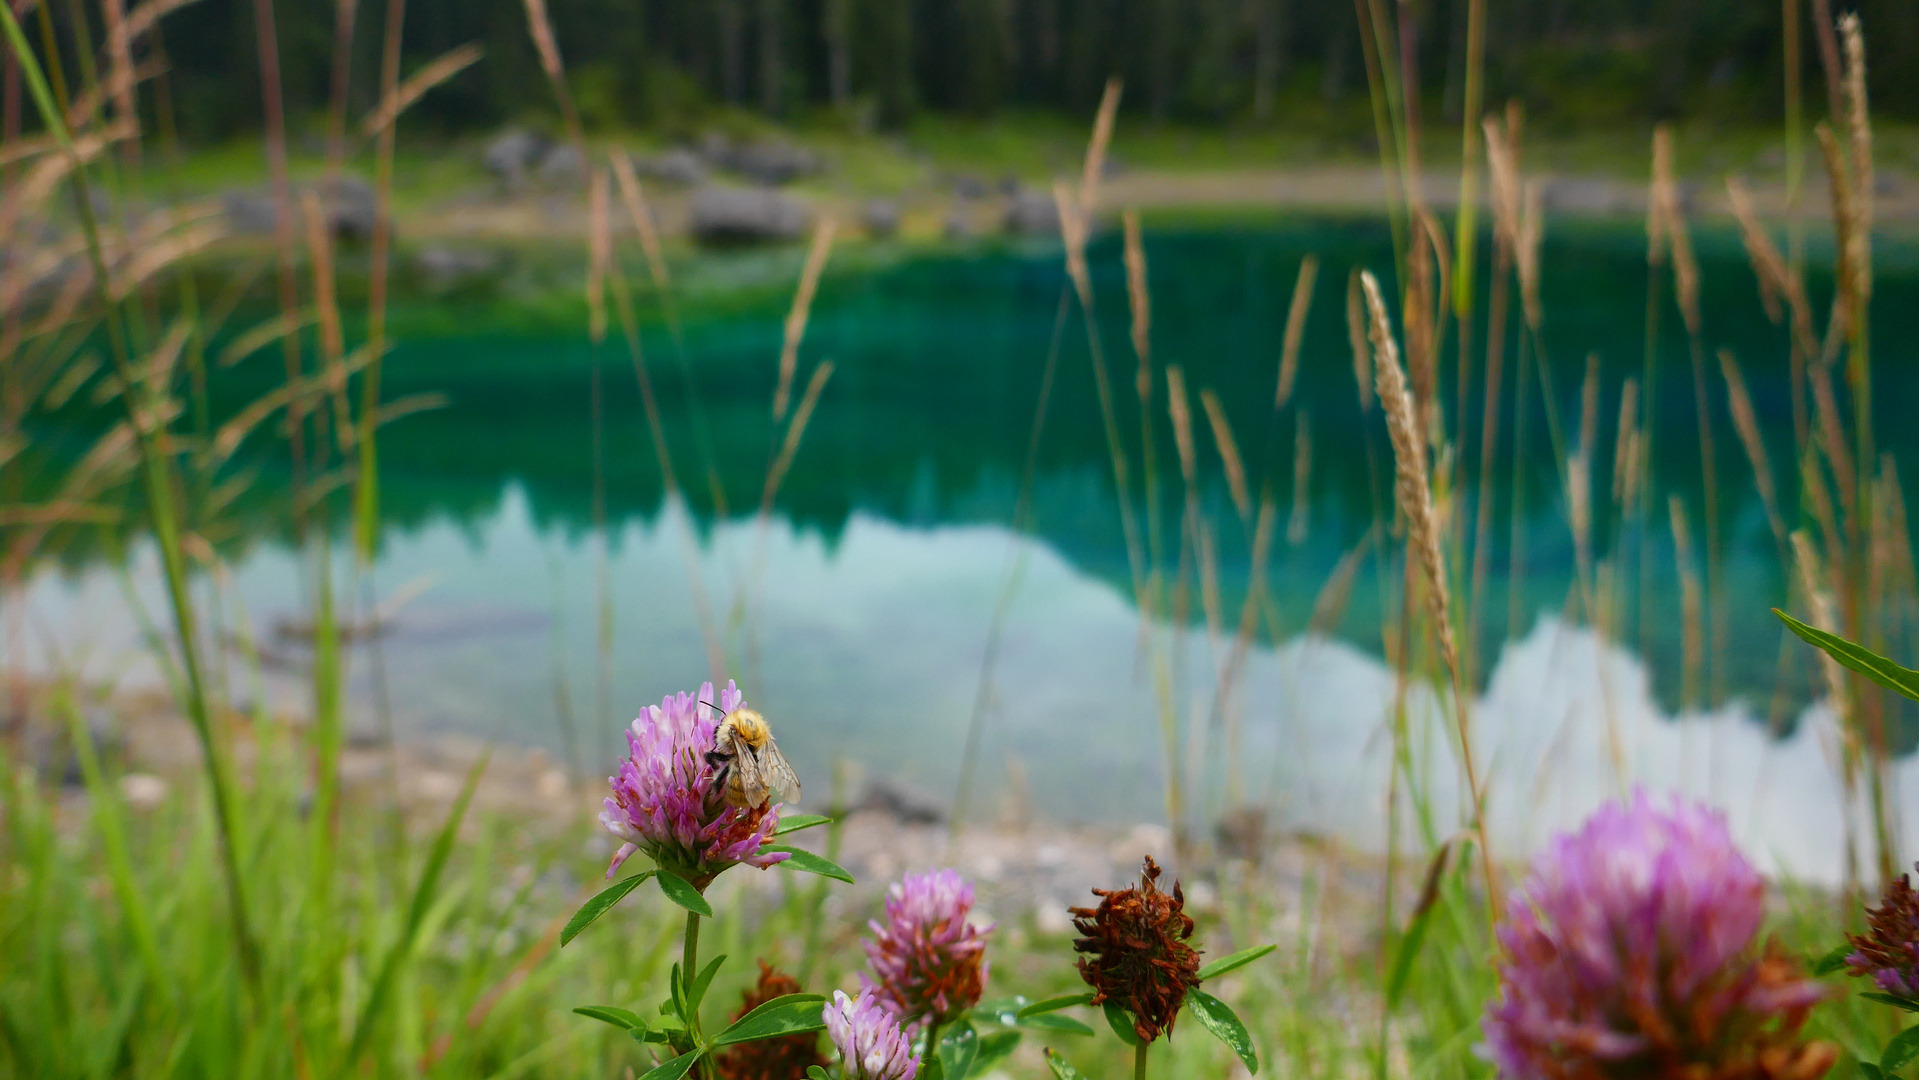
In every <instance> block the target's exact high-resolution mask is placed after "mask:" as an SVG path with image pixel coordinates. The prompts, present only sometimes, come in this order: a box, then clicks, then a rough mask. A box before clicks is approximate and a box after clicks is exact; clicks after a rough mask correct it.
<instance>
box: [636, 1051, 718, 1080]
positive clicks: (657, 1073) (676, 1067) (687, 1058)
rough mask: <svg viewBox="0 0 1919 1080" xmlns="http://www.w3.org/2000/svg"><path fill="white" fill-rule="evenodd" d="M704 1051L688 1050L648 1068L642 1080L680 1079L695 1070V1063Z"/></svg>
mask: <svg viewBox="0 0 1919 1080" xmlns="http://www.w3.org/2000/svg"><path fill="white" fill-rule="evenodd" d="M703 1052H704V1051H700V1050H688V1051H687V1052H686V1053H684V1054H681V1055H680V1056H679V1057H676V1058H674V1059H672V1060H671V1061H663V1062H661V1063H660V1064H658V1065H656V1066H654V1067H653V1068H651V1069H648V1070H647V1071H646V1073H645V1074H643V1075H642V1076H641V1077H640V1080H680V1077H682V1076H685V1075H686V1074H687V1073H689V1072H691V1071H692V1070H693V1063H694V1062H696V1061H698V1060H699V1059H700V1054H702V1053H703Z"/></svg>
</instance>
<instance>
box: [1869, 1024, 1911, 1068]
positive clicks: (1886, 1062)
mask: <svg viewBox="0 0 1919 1080" xmlns="http://www.w3.org/2000/svg"><path fill="white" fill-rule="evenodd" d="M1914 1057H1919V1027H1909V1028H1907V1029H1906V1030H1904V1031H1902V1032H1900V1033H1899V1034H1897V1035H1894V1036H1893V1037H1892V1041H1891V1042H1889V1043H1887V1044H1886V1049H1885V1052H1884V1053H1882V1054H1880V1055H1879V1068H1881V1069H1882V1070H1884V1071H1885V1073H1886V1075H1888V1076H1891V1075H1893V1074H1894V1073H1897V1072H1898V1071H1899V1070H1900V1069H1901V1068H1904V1067H1905V1064H1906V1062H1908V1061H1911V1060H1912V1059H1913V1058H1914Z"/></svg>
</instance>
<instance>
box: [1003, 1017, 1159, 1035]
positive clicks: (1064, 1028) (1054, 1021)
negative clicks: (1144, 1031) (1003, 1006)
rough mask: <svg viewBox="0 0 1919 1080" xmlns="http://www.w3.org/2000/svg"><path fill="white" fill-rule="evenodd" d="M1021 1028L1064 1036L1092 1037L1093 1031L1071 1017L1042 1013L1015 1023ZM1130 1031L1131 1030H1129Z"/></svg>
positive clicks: (1022, 1018)
mask: <svg viewBox="0 0 1919 1080" xmlns="http://www.w3.org/2000/svg"><path fill="white" fill-rule="evenodd" d="M1015 1023H1017V1024H1018V1025H1019V1026H1020V1027H1023V1028H1032V1029H1033V1030H1034V1031H1057V1032H1059V1033H1060V1034H1062V1035H1091V1034H1092V1033H1093V1029H1092V1028H1090V1027H1087V1026H1086V1025H1085V1024H1082V1023H1080V1022H1079V1021H1078V1020H1075V1019H1073V1018H1072V1017H1070V1016H1058V1015H1055V1014H1053V1013H1041V1014H1040V1015H1038V1016H1026V1017H1021V1018H1020V1019H1019V1020H1017V1021H1015ZM1128 1030H1130V1029H1128Z"/></svg>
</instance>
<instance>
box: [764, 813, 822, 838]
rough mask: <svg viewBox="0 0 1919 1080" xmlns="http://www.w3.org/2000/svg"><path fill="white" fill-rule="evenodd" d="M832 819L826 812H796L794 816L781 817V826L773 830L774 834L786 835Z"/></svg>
mask: <svg viewBox="0 0 1919 1080" xmlns="http://www.w3.org/2000/svg"><path fill="white" fill-rule="evenodd" d="M832 820H833V819H832V818H830V817H827V816H825V815H824V814H794V815H793V816H792V817H781V818H780V824H779V827H778V828H776V829H774V830H773V835H774V836H785V835H786V834H787V833H790V832H799V831H800V830H801V829H810V828H812V827H813V826H815V825H824V824H826V823H827V822H829V821H832Z"/></svg>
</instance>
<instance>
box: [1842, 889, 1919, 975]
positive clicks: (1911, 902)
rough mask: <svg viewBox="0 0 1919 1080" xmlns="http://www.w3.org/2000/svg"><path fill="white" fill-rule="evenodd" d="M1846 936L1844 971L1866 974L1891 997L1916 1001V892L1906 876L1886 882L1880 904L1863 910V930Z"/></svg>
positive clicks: (1918, 921) (1918, 912)
mask: <svg viewBox="0 0 1919 1080" xmlns="http://www.w3.org/2000/svg"><path fill="white" fill-rule="evenodd" d="M1846 939H1847V940H1849V941H1851V942H1852V948H1853V951H1852V954H1851V955H1850V956H1847V957H1846V974H1848V975H1852V976H1855V977H1858V976H1864V977H1869V978H1871V979H1872V981H1873V982H1874V983H1875V984H1876V985H1877V986H1878V987H1879V989H1881V990H1883V991H1885V992H1886V993H1888V994H1891V995H1893V996H1894V997H1902V998H1905V999H1907V1000H1909V1001H1910V1000H1919V893H1915V892H1914V891H1913V888H1912V882H1911V880H1910V879H1909V878H1908V877H1907V875H1905V874H1900V875H1899V876H1898V877H1897V878H1894V879H1893V880H1892V881H1891V882H1889V883H1887V885H1886V892H1885V895H1884V896H1881V897H1880V898H1879V906H1878V907H1877V908H1868V909H1867V910H1866V932H1865V933H1863V934H1847V935H1846Z"/></svg>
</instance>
